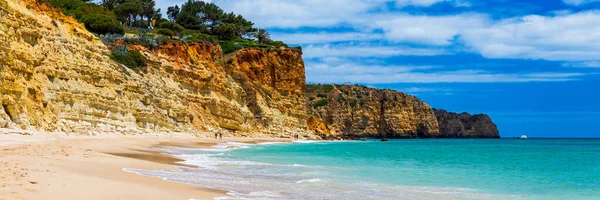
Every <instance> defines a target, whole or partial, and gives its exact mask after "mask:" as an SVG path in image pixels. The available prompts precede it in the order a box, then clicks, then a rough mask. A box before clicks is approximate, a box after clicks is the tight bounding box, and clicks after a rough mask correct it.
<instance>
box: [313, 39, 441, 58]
mask: <svg viewBox="0 0 600 200" xmlns="http://www.w3.org/2000/svg"><path fill="white" fill-rule="evenodd" d="M302 51H303V52H304V54H303V57H304V58H306V59H311V58H323V57H354V58H356V57H361V58H367V57H378V58H384V57H392V56H399V55H413V56H434V55H443V54H447V52H446V51H445V50H444V49H432V48H414V47H402V46H376V45H370V44H355V43H349V44H340V45H328V44H324V45H309V46H304V47H302Z"/></svg>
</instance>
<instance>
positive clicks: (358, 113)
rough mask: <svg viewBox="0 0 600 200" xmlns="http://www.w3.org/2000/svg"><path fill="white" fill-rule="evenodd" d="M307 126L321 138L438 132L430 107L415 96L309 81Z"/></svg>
mask: <svg viewBox="0 0 600 200" xmlns="http://www.w3.org/2000/svg"><path fill="white" fill-rule="evenodd" d="M307 97H308V99H309V101H308V105H307V107H308V109H309V110H310V112H311V114H312V115H313V117H311V119H309V128H310V129H311V130H313V131H315V132H317V133H319V134H320V135H321V136H322V137H324V138H331V137H349V138H357V137H388V138H416V137H420V138H429V137H437V136H438V135H439V128H438V123H437V120H436V118H435V115H434V113H433V110H432V109H431V107H429V105H427V103H425V102H422V101H420V100H419V99H418V98H416V97H414V96H410V95H406V94H404V93H401V92H396V91H391V90H380V89H373V88H367V87H362V86H343V85H337V86H330V85H310V86H309V87H308V89H307Z"/></svg>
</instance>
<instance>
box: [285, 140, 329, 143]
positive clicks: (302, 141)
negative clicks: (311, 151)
mask: <svg viewBox="0 0 600 200" xmlns="http://www.w3.org/2000/svg"><path fill="white" fill-rule="evenodd" d="M292 142H293V143H317V142H322V141H317V140H294V141H292Z"/></svg>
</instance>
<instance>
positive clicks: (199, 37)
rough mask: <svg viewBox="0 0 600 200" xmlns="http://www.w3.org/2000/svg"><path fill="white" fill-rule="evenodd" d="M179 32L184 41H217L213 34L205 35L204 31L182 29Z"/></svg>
mask: <svg viewBox="0 0 600 200" xmlns="http://www.w3.org/2000/svg"><path fill="white" fill-rule="evenodd" d="M181 34H182V35H183V37H181V40H183V41H185V42H191V43H194V42H198V43H204V42H207V43H213V44H215V43H217V38H216V37H215V36H212V35H207V34H204V33H201V32H200V31H196V30H184V31H182V32H181Z"/></svg>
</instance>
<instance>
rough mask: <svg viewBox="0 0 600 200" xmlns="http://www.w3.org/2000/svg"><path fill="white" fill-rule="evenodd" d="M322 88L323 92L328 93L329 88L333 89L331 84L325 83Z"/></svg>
mask: <svg viewBox="0 0 600 200" xmlns="http://www.w3.org/2000/svg"><path fill="white" fill-rule="evenodd" d="M322 88H323V91H324V92H326V93H329V92H331V90H333V85H328V84H326V85H323V87H322Z"/></svg>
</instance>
